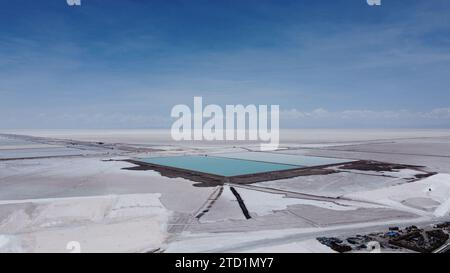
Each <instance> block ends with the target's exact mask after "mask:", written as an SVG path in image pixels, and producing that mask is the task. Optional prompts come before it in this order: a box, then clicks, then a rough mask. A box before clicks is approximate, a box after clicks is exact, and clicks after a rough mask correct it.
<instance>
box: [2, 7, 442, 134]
mask: <svg viewBox="0 0 450 273" xmlns="http://www.w3.org/2000/svg"><path fill="white" fill-rule="evenodd" d="M0 4H1V5H2V7H1V9H0V98H1V99H0V117H1V119H0V128H161V127H169V126H170V125H171V122H172V120H171V119H170V110H171V108H172V106H173V105H175V104H179V103H182V104H192V101H193V96H203V98H204V102H205V103H207V104H213V103H214V104H220V105H225V104H279V105H280V108H281V111H282V115H281V124H282V126H283V127H286V128H305V127H306V128H310V127H312V128H317V127H323V128H355V127H363V128H384V127H389V128H391V127H396V128H405V127H410V128H450V76H449V75H450V1H447V0H432V1H429V0H422V1H415V0H409V1H402V0H382V6H381V7H370V6H368V5H367V4H366V1H365V0H304V1H301V0H297V1H290V0H283V1H280V0H278V1H266V0H255V1H251V0H243V1H237V0H234V1H225V0H216V1H211V0H210V1H201V0H184V1H175V0H164V1H144V0H128V1H125V0H120V1H119V0H82V5H81V6H80V7H69V6H68V5H67V4H66V1H65V0H52V1H26V0H15V1H3V0H1V1H0Z"/></svg>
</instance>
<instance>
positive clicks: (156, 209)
mask: <svg viewBox="0 0 450 273" xmlns="http://www.w3.org/2000/svg"><path fill="white" fill-rule="evenodd" d="M159 198H160V194H138V195H120V196H117V195H108V196H92V197H75V198H56V199H32V200H22V201H2V202H0V211H1V212H2V213H1V216H2V217H1V218H0V233H1V234H2V237H0V251H2V252H3V251H27V252H68V249H67V248H66V247H67V245H68V244H69V243H70V242H79V244H80V246H81V247H82V249H81V251H83V252H117V251H130V252H139V251H145V250H152V249H157V248H158V247H159V246H160V245H161V244H162V242H163V241H164V240H165V239H166V237H167V233H166V227H165V224H166V223H167V220H168V218H169V216H170V211H168V210H167V209H166V208H164V206H163V205H162V204H161V202H160V200H159Z"/></svg>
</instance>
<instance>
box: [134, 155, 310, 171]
mask: <svg viewBox="0 0 450 273" xmlns="http://www.w3.org/2000/svg"><path fill="white" fill-rule="evenodd" d="M139 161H142V162H145V163H150V164H156V165H161V166H166V167H173V168H178V169H184V170H191V171H197V172H202V173H208V174H215V175H220V176H236V175H244V174H255V173H263V172H272V171H282V170H289V169H297V168H301V167H303V166H299V165H291V164H279V163H271V162H259V161H251V160H244V159H235V158H224V157H214V156H196V155H188V156H170V157H148V158H141V159H139Z"/></svg>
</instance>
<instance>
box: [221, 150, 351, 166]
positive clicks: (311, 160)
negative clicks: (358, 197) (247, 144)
mask: <svg viewBox="0 0 450 273" xmlns="http://www.w3.org/2000/svg"><path fill="white" fill-rule="evenodd" d="M214 156H217V157H224V158H239V159H244V160H255V161H264V162H271V163H278V164H289V165H298V166H305V167H313V166H321V165H332V164H340V163H347V162H352V161H354V160H349V159H338V158H328V157H318V156H305V155H296V154H282V153H268V152H232V153H222V154H214Z"/></svg>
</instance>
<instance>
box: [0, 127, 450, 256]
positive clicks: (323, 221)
mask: <svg viewBox="0 0 450 273" xmlns="http://www.w3.org/2000/svg"><path fill="white" fill-rule="evenodd" d="M5 133H9V134H23V135H31V136H37V137H40V138H39V139H38V140H39V142H36V141H37V140H36V139H34V138H23V137H21V136H13V137H8V138H6V137H2V136H1V135H0V156H1V152H2V151H3V152H5V153H3V156H2V160H0V251H1V252H12V251H15V252H49V251H50V252H68V251H69V250H68V249H66V244H67V243H68V242H70V241H79V242H80V244H81V249H82V251H86V252H98V251H109V252H116V251H119V252H122V251H124V252H140V251H154V250H156V249H159V250H158V251H167V252H171V251H182V252H185V251H205V252H208V251H261V252H264V251H290V252H305V251H307V252H316V251H318V252H327V251H330V249H328V248H327V247H325V246H323V245H321V244H318V243H317V240H315V238H316V237H319V236H331V235H335V234H348V235H354V234H355V233H360V232H363V231H368V230H371V231H376V230H380V229H383V228H387V227H388V226H390V225H406V224H418V223H431V222H435V221H444V220H448V219H449V217H450V215H449V213H450V211H449V208H450V206H449V205H448V204H449V202H450V201H449V199H448V196H449V192H448V188H449V186H450V184H449V183H450V179H449V174H448V173H450V154H449V153H448V151H449V150H450V131H449V130H385V131H383V130H378V131H377V130H362V131H356V130H287V131H284V133H283V131H282V133H281V134H282V135H281V139H282V143H281V147H282V150H280V151H278V153H280V154H289V155H294V156H295V155H297V154H298V155H313V156H318V157H319V158H320V157H327V158H335V159H336V160H337V162H340V160H341V159H351V160H376V161H381V162H387V163H397V164H408V165H417V167H405V168H403V169H397V170H391V171H386V170H382V171H380V170H359V169H340V168H339V166H334V167H327V168H329V170H332V171H333V172H331V173H329V174H322V175H305V176H299V177H294V178H289V179H281V180H271V181H267V182H260V183H253V184H250V185H234V184H227V183H225V184H224V185H219V186H215V187H199V186H198V185H197V186H195V183H194V182H193V181H190V180H189V179H184V178H180V177H176V176H167V175H162V174H160V173H158V172H155V171H150V170H141V169H139V168H137V166H136V165H134V164H131V163H129V162H125V161H122V160H125V159H130V158H135V157H146V156H147V157H149V156H150V157H153V156H168V155H191V154H200V155H201V154H212V155H216V154H221V153H231V152H232V153H235V155H239V154H242V155H244V156H247V155H248V156H250V159H251V160H252V159H254V155H255V154H254V153H249V154H243V153H245V152H247V150H252V149H254V148H256V147H257V146H258V144H257V143H246V142H233V143H225V144H224V143H216V142H214V143H209V142H201V143H176V142H173V141H171V140H170V138H169V137H168V134H167V133H168V132H167V131H165V130H156V131H152V130H104V131H98V130H94V131H93V130H84V131H74V130H56V131H55V130H53V131H52V130H38V131H33V130H14V131H7V132H5ZM77 141H79V142H77ZM91 141H92V142H91ZM74 146H76V148H74ZM58 149H59V150H58ZM72 149H73V150H76V151H81V152H78V153H72V154H70V153H67V151H72ZM6 151H7V153H6ZM25 151H26V152H25ZM57 151H59V152H57ZM30 152H32V154H30ZM52 152H53V153H52ZM65 152H66V153H65ZM26 153H28V155H32V156H31V157H38V158H29V159H18V158H22V157H24V156H23V155H25V154H26ZM49 155H50V156H51V157H48V156H49ZM67 155H70V157H67ZM26 157H27V158H28V157H30V156H26ZM40 157H48V158H40ZM433 172H436V173H437V174H434V173H433ZM231 187H233V188H234V189H235V191H236V192H237V194H239V196H240V198H241V199H242V202H243V204H244V205H245V208H246V209H247V210H248V212H249V214H250V216H251V218H250V219H246V217H245V216H244V214H243V210H242V206H241V205H242V204H240V203H239V202H238V198H237V196H236V195H235V194H234V193H232V191H231V190H230V188H231ZM130 231H131V232H130Z"/></svg>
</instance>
